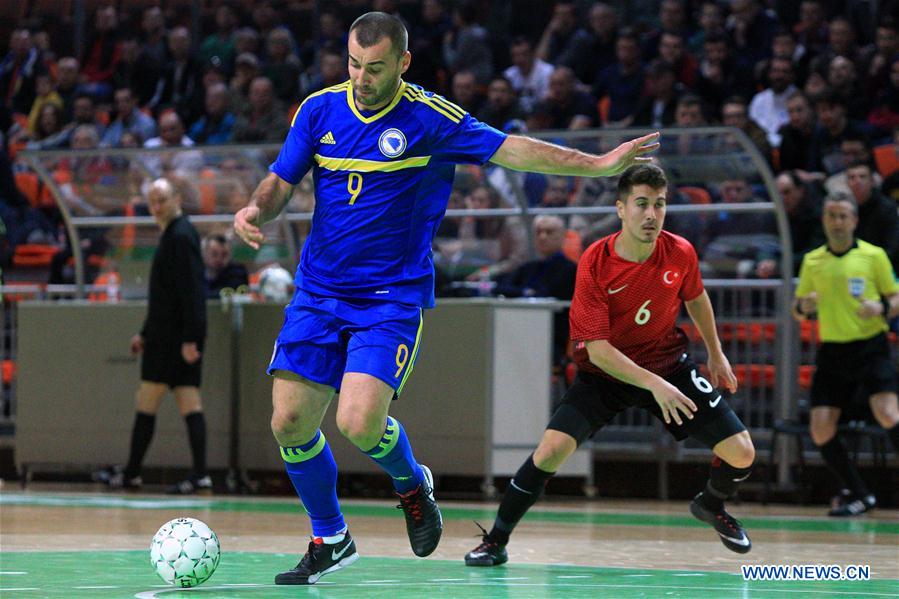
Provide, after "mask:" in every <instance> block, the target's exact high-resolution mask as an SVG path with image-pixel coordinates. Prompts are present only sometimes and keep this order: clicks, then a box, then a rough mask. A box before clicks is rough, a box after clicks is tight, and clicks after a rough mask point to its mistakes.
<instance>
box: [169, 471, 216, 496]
mask: <svg viewBox="0 0 899 599" xmlns="http://www.w3.org/2000/svg"><path fill="white" fill-rule="evenodd" d="M204 491H205V492H212V479H211V478H210V477H209V475H208V474H207V475H206V476H203V477H200V478H188V479H186V480H182V481H181V482H179V483H176V484H174V485H172V486H171V487H169V489H168V494H169V495H193V494H194V493H199V492H204Z"/></svg>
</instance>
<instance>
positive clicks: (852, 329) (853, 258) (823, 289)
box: [796, 239, 899, 343]
mask: <svg viewBox="0 0 899 599" xmlns="http://www.w3.org/2000/svg"><path fill="white" fill-rule="evenodd" d="M813 291H814V292H816V293H817V294H818V322H819V323H820V328H821V341H825V342H835V343H845V342H847V341H859V340H861V339H870V338H871V337H873V336H875V335H877V334H878V333H881V332H884V331H886V330H887V328H888V327H887V322H886V319H884V318H882V317H877V318H869V319H867V320H865V319H863V318H861V317H859V316H858V314H857V312H858V308H859V306H860V305H861V302H863V301H864V300H873V301H875V302H879V301H880V298H881V296H885V295H892V294H893V293H896V292H897V291H899V285H897V284H896V281H895V279H894V278H893V268H892V266H891V265H890V260H889V258H887V255H886V252H885V251H883V249H882V248H880V247H878V246H876V245H872V244H870V243H868V242H866V241H862V240H861V239H858V240H856V242H855V245H854V246H853V247H852V248H850V249H849V251H848V252H846V253H845V254H843V255H841V256H837V255H835V254H833V252H831V251H830V249H829V248H828V247H827V245H826V244H825V245H823V246H821V247H819V248H817V249H814V250H812V251H810V252H809V253H807V254H806V255H805V256H804V257H803V258H802V266H801V267H800V269H799V286H798V287H797V288H796V295H797V296H798V297H804V296H806V295H808V294H809V293H811V292H813Z"/></svg>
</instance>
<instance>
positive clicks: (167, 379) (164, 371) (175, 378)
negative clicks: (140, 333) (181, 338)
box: [140, 340, 203, 388]
mask: <svg viewBox="0 0 899 599" xmlns="http://www.w3.org/2000/svg"><path fill="white" fill-rule="evenodd" d="M197 347H198V349H199V350H200V351H201V352H202V351H203V347H202V344H198V345H197ZM202 370H203V357H202V354H201V356H200V359H199V360H197V361H196V362H195V363H193V364H188V363H187V362H185V361H184V358H182V357H181V343H180V342H176V343H162V342H152V341H149V340H148V341H146V342H145V343H144V351H143V355H142V357H141V362H140V378H141V380H142V381H148V382H151V383H163V384H165V385H168V386H169V387H172V388H174V387H199V386H200V380H201V373H202Z"/></svg>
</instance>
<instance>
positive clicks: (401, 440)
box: [365, 416, 424, 493]
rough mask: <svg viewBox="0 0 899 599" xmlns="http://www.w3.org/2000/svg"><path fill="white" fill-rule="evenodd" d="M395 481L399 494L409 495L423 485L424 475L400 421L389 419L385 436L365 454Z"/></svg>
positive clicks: (394, 484) (394, 485) (394, 486)
mask: <svg viewBox="0 0 899 599" xmlns="http://www.w3.org/2000/svg"><path fill="white" fill-rule="evenodd" d="M365 454H366V455H367V456H368V457H370V458H371V459H373V460H374V461H375V463H377V464H378V466H380V467H381V468H383V469H384V471H385V472H386V473H387V474H389V475H390V477H391V478H392V479H393V488H394V489H396V491H397V493H408V492H409V491H412V490H414V489H415V488H417V487H418V485H420V484H421V481H422V480H423V479H424V474H423V473H422V471H421V467H420V466H419V465H418V462H416V461H415V456H413V455H412V446H411V445H409V437H407V436H406V431H405V430H404V429H403V425H402V424H400V423H399V421H398V420H395V419H393V418H391V417H390V416H388V417H387V429H386V430H385V431H384V436H383V437H381V441H380V442H378V444H377V445H375V446H374V447H373V448H371V449H369V450H368V451H366V452H365Z"/></svg>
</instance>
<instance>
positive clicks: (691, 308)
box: [684, 289, 737, 393]
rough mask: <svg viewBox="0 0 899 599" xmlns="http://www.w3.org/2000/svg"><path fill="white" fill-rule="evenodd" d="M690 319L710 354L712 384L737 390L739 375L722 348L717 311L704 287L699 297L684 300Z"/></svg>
mask: <svg viewBox="0 0 899 599" xmlns="http://www.w3.org/2000/svg"><path fill="white" fill-rule="evenodd" d="M684 304H685V305H686V306H687V313H688V314H689V315H690V319H691V320H692V321H693V322H694V324H696V328H697V329H699V334H700V335H702V341H703V343H705V348H706V353H707V354H708V356H709V359H708V366H709V375H710V378H711V379H712V385H714V386H715V387H718V386H723V387H725V388H726V389H727V390H728V391H730V392H731V393H735V392H736V391H737V377H736V376H735V375H734V371H733V369H732V368H731V367H730V362H729V361H728V360H727V356H725V355H724V350H722V349H721V340H720V339H718V329H716V328H715V312H714V310H712V301H711V300H710V299H709V294H708V293H706V291H705V290H704V289H703V291H702V293H700V294H699V296H698V297H696V298H694V299H692V300H690V301H689V302H684Z"/></svg>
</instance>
